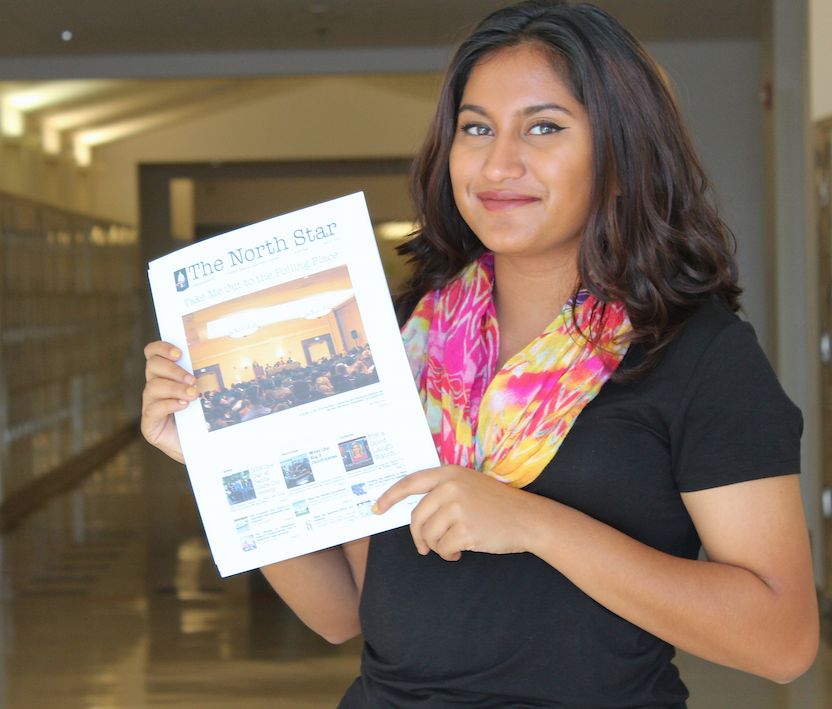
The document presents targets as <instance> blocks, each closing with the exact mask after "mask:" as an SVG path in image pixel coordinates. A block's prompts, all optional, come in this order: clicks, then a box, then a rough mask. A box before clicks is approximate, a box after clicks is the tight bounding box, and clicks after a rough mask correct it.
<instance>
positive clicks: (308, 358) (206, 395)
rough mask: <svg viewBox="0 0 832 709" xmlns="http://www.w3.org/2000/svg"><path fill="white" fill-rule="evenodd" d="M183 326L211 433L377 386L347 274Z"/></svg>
mask: <svg viewBox="0 0 832 709" xmlns="http://www.w3.org/2000/svg"><path fill="white" fill-rule="evenodd" d="M301 273H303V271H301ZM182 325H183V326H184V328H185V335H186V336H187V341H188V352H189V354H190V356H191V363H192V364H193V368H194V375H195V376H196V378H197V383H196V386H197V388H198V389H199V395H200V402H199V403H200V405H201V407H202V413H203V415H204V416H205V423H206V426H207V427H208V430H209V431H211V432H213V431H218V430H220V429H224V428H229V427H232V426H239V425H241V424H245V423H247V422H249V421H253V420H254V419H257V418H262V417H264V416H270V415H271V414H276V413H279V412H281V411H285V410H287V409H292V408H296V407H298V406H305V405H307V404H311V403H312V402H315V401H321V400H323V399H330V398H332V397H338V396H341V395H344V394H349V393H350V392H352V391H353V390H355V389H360V388H361V387H366V386H369V385H371V384H376V383H377V382H378V381H379V375H378V372H377V371H376V365H375V361H374V359H373V353H372V351H371V350H370V345H369V342H368V341H367V335H366V332H365V328H364V321H363V318H362V315H361V311H360V310H359V308H358V302H357V301H356V298H355V293H354V289H353V283H352V280H351V279H350V274H349V271H348V270H347V267H346V266H337V267H335V268H330V269H328V270H326V271H321V272H319V273H311V274H308V275H304V276H303V277H302V278H297V279H295V280H292V281H289V282H288V283H281V284H280V285H277V286H272V287H269V288H263V289H262V290H258V291H255V292H253V293H246V294H245V295H241V296H240V297H239V298H233V299H232V300H228V301H225V302H224V303H218V304H216V305H210V306H208V307H207V308H203V309H202V310H197V311H195V312H193V313H189V314H187V315H185V316H183V318H182Z"/></svg>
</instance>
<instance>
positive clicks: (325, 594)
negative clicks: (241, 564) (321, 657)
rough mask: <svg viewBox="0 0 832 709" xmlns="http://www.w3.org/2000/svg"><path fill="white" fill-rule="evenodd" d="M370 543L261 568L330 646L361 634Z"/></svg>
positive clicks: (305, 621) (281, 593) (289, 604)
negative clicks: (360, 614)
mask: <svg viewBox="0 0 832 709" xmlns="http://www.w3.org/2000/svg"><path fill="white" fill-rule="evenodd" d="M366 546H367V540H363V539H362V540H357V541H355V542H350V543H349V544H346V545H343V546H336V547H332V548H330V549H324V550H322V551H318V552H315V553H313V554H306V555H304V556H300V557H297V558H295V559H288V560H286V561H281V562H278V563H276V564H270V565H269V566H264V567H262V569H261V571H262V572H263V575H264V576H265V577H266V579H267V580H268V581H269V583H270V584H271V585H272V587H273V588H274V590H275V591H277V593H278V595H280V597H281V598H282V599H283V600H284V601H285V602H286V603H287V605H288V606H289V607H290V608H291V609H292V610H293V611H294V612H295V614H296V615H297V616H298V617H299V618H300V619H301V620H302V621H303V622H304V623H305V624H306V625H307V626H309V627H310V628H311V629H312V630H314V631H315V632H316V633H318V634H319V635H321V636H322V637H323V638H325V639H326V640H328V641H329V642H331V643H342V642H345V641H347V640H349V639H350V638H353V637H355V636H356V635H358V634H359V633H360V632H361V626H360V623H359V620H358V603H359V601H360V598H361V585H362V584H363V577H364V564H365V563H366Z"/></svg>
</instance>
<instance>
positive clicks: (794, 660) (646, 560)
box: [529, 498, 818, 682]
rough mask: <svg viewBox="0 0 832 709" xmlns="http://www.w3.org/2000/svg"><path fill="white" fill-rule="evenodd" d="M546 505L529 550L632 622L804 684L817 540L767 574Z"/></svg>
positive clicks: (812, 634) (703, 652)
mask: <svg viewBox="0 0 832 709" xmlns="http://www.w3.org/2000/svg"><path fill="white" fill-rule="evenodd" d="M538 503H539V510H538V514H537V515H535V520H536V521H535V531H534V532H533V535H532V539H533V541H532V542H531V543H530V548H529V551H531V552H533V553H534V554H536V555H537V556H539V557H541V558H542V559H544V560H545V561H547V562H548V563H549V564H551V565H552V566H554V567H555V568H557V569H558V570H559V571H561V573H563V574H564V575H565V576H566V577H567V578H569V579H570V581H572V582H573V583H574V584H575V585H576V586H578V587H579V588H580V589H581V590H583V591H584V592H585V593H587V594H588V595H589V596H591V597H592V598H593V599H594V600H596V601H598V602H599V603H600V604H601V605H603V606H605V607H606V608H608V609H609V610H611V611H612V612H614V613H616V614H617V615H619V616H621V617H622V618H625V619H626V620H628V621H630V622H632V623H634V624H635V625H637V626H639V627H641V628H644V629H645V630H647V631H648V632H650V633H652V634H654V635H656V636H658V637H660V638H662V639H664V640H666V641H667V642H670V643H672V644H673V645H676V646H677V647H679V648H681V649H684V650H686V651H687V652H690V653H692V654H695V655H698V656H700V657H704V658H705V659H708V660H711V661H713V662H717V663H720V664H723V665H728V666H730V667H735V668H737V669H741V670H744V671H746V672H751V673H754V674H757V675H761V676H763V677H767V678H768V679H772V680H774V681H779V682H786V681H790V680H791V679H794V678H795V677H797V676H799V675H800V674H802V673H803V672H804V671H805V670H806V669H807V668H808V666H809V665H810V664H811V662H812V660H813V659H814V656H815V653H816V651H817V637H818V615H817V608H816V599H815V595H814V594H815V592H814V584H813V582H812V576H811V567H810V565H809V563H808V542H807V541H805V540H802V539H800V538H798V539H796V540H793V541H789V542H787V544H788V545H790V546H792V547H793V548H792V549H791V550H790V551H789V550H783V551H784V552H785V553H784V554H781V555H779V558H778V560H777V562H776V563H775V564H774V565H773V568H776V573H774V574H772V575H771V576H770V577H767V576H766V575H765V573H764V571H763V569H762V567H761V570H760V571H759V572H757V573H755V571H752V570H750V569H749V568H745V567H743V566H739V565H735V564H731V563H725V562H720V561H694V560H688V559H681V558H678V557H675V556H672V555H669V554H665V553H663V552H660V551H658V550H656V549H653V548H652V547H649V546H647V545H644V544H642V543H640V542H638V541H636V540H634V539H632V538H631V537H629V536H627V535H625V534H623V533H621V532H619V531H617V530H615V529H613V528H612V527H609V526H608V525H606V524H603V523H601V522H599V521H597V520H595V519H593V518H591V517H589V516H587V515H585V514H583V513H581V512H578V511H576V510H574V509H572V508H569V507H566V506H564V505H560V504H559V503H557V502H553V501H551V500H546V499H543V498H540V499H539V501H538ZM544 508H548V513H547V512H546V511H545V510H544ZM789 557H790V558H789ZM784 560H785V563H786V564H787V566H784V565H783V564H784ZM752 565H753V564H752Z"/></svg>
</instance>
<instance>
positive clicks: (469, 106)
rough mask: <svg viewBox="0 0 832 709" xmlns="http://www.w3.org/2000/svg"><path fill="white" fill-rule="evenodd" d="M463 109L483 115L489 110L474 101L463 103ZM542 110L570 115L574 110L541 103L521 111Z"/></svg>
mask: <svg viewBox="0 0 832 709" xmlns="http://www.w3.org/2000/svg"><path fill="white" fill-rule="evenodd" d="M463 111H472V112H474V113H479V114H480V115H481V116H485V117H488V111H486V110H485V109H484V108H483V107H482V106H477V105H476V104H473V103H463V104H462V105H461V106H460V107H459V112H460V113H462V112H463ZM542 111H560V112H561V113H565V114H567V115H568V116H571V115H572V112H571V111H570V110H569V109H568V108H564V107H563V106H561V105H560V104H557V103H541V104H538V105H536V106H529V107H528V108H524V109H523V110H522V111H521V113H522V115H524V116H531V115H533V114H535V113H541V112H542Z"/></svg>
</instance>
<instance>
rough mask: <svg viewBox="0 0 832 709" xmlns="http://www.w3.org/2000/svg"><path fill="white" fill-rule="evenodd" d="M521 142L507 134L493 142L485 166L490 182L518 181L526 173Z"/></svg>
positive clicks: (498, 136) (499, 136) (497, 137)
mask: <svg viewBox="0 0 832 709" xmlns="http://www.w3.org/2000/svg"><path fill="white" fill-rule="evenodd" d="M519 142H520V141H518V140H517V139H515V138H514V136H512V135H509V134H505V133H504V134H502V135H497V136H495V137H494V139H493V140H492V141H491V145H490V146H489V147H488V154H487V157H486V160H485V164H484V166H483V169H484V172H485V174H486V176H487V177H488V179H489V180H490V181H492V182H501V181H503V180H509V179H517V178H519V177H522V176H523V174H524V173H525V172H526V166H525V163H524V161H523V155H522V149H521V145H520V144H519Z"/></svg>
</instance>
